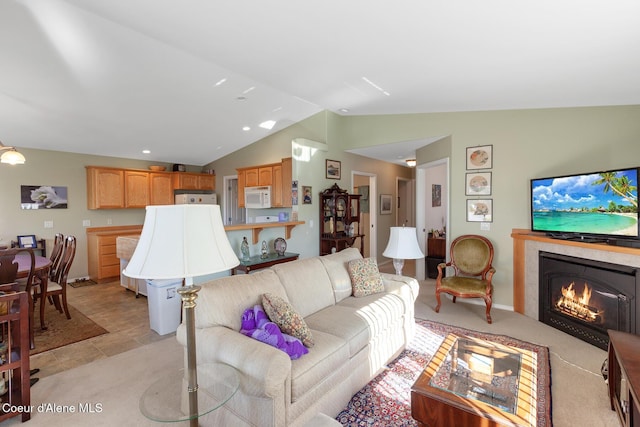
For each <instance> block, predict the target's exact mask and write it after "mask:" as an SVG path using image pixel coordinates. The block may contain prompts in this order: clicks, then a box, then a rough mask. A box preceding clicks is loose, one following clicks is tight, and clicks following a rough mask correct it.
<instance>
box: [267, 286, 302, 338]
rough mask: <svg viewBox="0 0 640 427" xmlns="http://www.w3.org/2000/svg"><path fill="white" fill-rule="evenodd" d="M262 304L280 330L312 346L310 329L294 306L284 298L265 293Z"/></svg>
mask: <svg viewBox="0 0 640 427" xmlns="http://www.w3.org/2000/svg"><path fill="white" fill-rule="evenodd" d="M262 306H263V308H264V311H265V312H266V313H267V316H269V319H271V321H272V322H273V323H275V324H276V325H278V326H279V327H280V329H281V330H282V332H284V333H285V334H287V335H291V336H292V337H295V338H298V339H299V340H300V341H302V344H304V345H305V346H306V347H313V337H312V336H311V331H310V330H309V327H308V326H307V324H306V323H305V321H304V319H303V318H302V316H300V315H299V314H298V313H297V312H296V311H295V310H294V308H293V307H292V306H291V304H289V303H288V302H287V301H285V300H284V298H281V297H279V296H277V295H273V294H269V293H266V294H264V295H262Z"/></svg>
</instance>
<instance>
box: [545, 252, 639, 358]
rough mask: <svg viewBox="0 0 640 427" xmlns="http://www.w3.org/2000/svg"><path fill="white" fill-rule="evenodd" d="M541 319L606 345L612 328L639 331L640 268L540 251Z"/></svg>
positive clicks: (565, 330)
mask: <svg viewBox="0 0 640 427" xmlns="http://www.w3.org/2000/svg"><path fill="white" fill-rule="evenodd" d="M538 265H539V270H538V271H539V279H540V280H539V283H540V284H539V287H540V289H539V296H540V298H539V313H538V314H539V316H538V317H539V319H540V321H541V322H544V323H546V324H548V325H550V326H553V327H554V328H556V329H559V330H561V331H564V332H566V333H568V334H571V335H573V336H575V337H577V338H580V339H582V340H584V341H586V342H588V343H591V344H593V345H595V346H598V347H600V348H602V349H605V350H606V349H607V346H608V344H609V338H608V335H607V330H608V329H614V330H618V331H623V332H629V333H633V334H636V333H638V334H640V316H638V313H640V311H639V310H640V302H639V301H638V299H637V298H636V289H637V287H638V284H639V282H638V279H639V278H640V269H638V268H636V267H628V266H625V265H618V264H612V263H608V262H601V261H594V260H588V259H584V258H577V257H572V256H566V255H560V254H555V253H549V252H542V251H540V252H539V264H538Z"/></svg>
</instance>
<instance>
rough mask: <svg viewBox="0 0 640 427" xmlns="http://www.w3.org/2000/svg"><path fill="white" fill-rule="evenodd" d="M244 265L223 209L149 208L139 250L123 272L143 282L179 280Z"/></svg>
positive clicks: (198, 206) (183, 206)
mask: <svg viewBox="0 0 640 427" xmlns="http://www.w3.org/2000/svg"><path fill="white" fill-rule="evenodd" d="M239 263H240V261H239V260H238V257H237V256H236V254H235V253H234V251H233V249H232V248H231V244H230V243H229V240H228V239H227V234H226V232H225V230H224V226H223V224H222V216H221V214H220V206H219V205H168V206H147V214H146V216H145V220H144V225H143V227H142V233H141V235H140V240H139V241H138V245H137V246H136V250H135V252H134V253H133V256H132V257H131V260H130V261H129V264H128V265H127V267H126V268H125V270H124V271H123V273H124V274H125V275H126V276H129V277H133V278H141V279H178V278H185V279H186V281H187V282H192V280H189V279H191V278H193V277H196V276H204V275H206V274H212V273H217V272H220V271H224V270H229V269H231V268H233V267H235V266H237V265H238V264H239Z"/></svg>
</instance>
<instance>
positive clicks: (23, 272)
mask: <svg viewBox="0 0 640 427" xmlns="http://www.w3.org/2000/svg"><path fill="white" fill-rule="evenodd" d="M34 258H35V265H34V269H33V274H34V275H35V276H37V277H38V278H39V279H40V286H41V290H40V292H41V294H40V295H41V298H40V329H42V330H45V329H47V326H46V325H45V322H44V309H45V300H46V299H47V298H46V296H47V285H48V283H49V269H50V268H51V260H50V259H49V258H47V257H44V256H34ZM14 262H17V263H18V275H17V277H18V278H19V279H23V278H26V277H27V276H29V268H30V267H31V257H30V256H29V255H27V254H24V253H19V254H17V255H16V257H15V261H14ZM32 298H33V296H32V295H29V299H32ZM32 309H33V307H32V304H31V302H30V303H29V310H32ZM29 314H30V316H29V319H33V313H29ZM32 327H33V325H32Z"/></svg>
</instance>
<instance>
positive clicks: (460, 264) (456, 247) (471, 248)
mask: <svg viewBox="0 0 640 427" xmlns="http://www.w3.org/2000/svg"><path fill="white" fill-rule="evenodd" d="M492 263H493V244H491V241H490V240H489V239H487V238H486V237H483V236H479V235H476V234H466V235H462V236H459V237H458V238H456V239H455V240H454V241H453V242H451V249H450V261H449V262H447V263H440V264H438V277H437V278H436V300H437V303H438V304H437V305H436V313H438V312H439V311H440V294H441V293H442V292H444V293H447V294H449V295H452V296H453V302H454V303H455V302H456V298H457V297H460V298H482V299H483V300H484V302H485V305H486V316H487V323H491V304H492V297H493V284H492V279H493V274H494V273H495V271H496V270H495V268H493V265H492ZM446 267H453V275H450V274H448V275H446V277H445V269H446Z"/></svg>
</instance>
